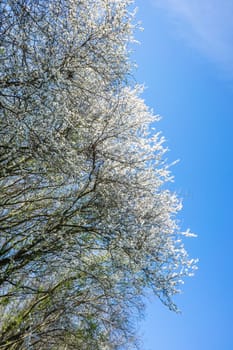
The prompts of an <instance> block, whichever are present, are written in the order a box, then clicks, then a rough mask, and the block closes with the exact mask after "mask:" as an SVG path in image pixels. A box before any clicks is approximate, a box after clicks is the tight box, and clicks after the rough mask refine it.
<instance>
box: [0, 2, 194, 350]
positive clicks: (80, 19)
mask: <svg viewBox="0 0 233 350" xmlns="http://www.w3.org/2000/svg"><path fill="white" fill-rule="evenodd" d="M130 4H131V1H128V0H123V1H122V0H95V1H93V0H85V1H81V0H53V1H52V0H47V1H44V0H2V1H1V3H0V13H1V23H2V27H1V37H0V40H1V44H0V45H1V50H0V57H1V65H2V67H1V68H2V69H1V73H0V86H1V100H0V108H1V109H0V113H1V114H0V135H1V138H0V162H1V167H0V230H1V235H0V273H1V275H0V286H1V287H0V288H1V289H0V290H1V292H0V293H1V294H0V314H1V315H2V317H1V320H0V349H11V350H16V349H17V350H18V349H19V350H21V349H22V350H23V349H38V350H39V349H89V350H92V349H94V348H95V349H101V350H103V349H106V350H110V349H127V348H133V347H134V346H136V340H135V339H136V338H135V334H134V329H135V327H134V324H135V321H134V320H135V317H138V315H139V314H140V312H141V310H142V309H143V300H144V296H145V295H146V293H147V291H148V290H152V291H153V292H154V293H155V295H157V296H158V297H159V298H160V299H161V300H162V302H163V303H165V304H166V305H167V306H168V307H169V308H170V309H173V310H176V306H175V305H174V303H173V301H172V296H173V295H174V294H175V293H177V292H178V289H179V285H180V283H181V280H182V278H183V277H184V276H186V275H189V274H190V273H191V272H192V269H193V266H194V261H193V260H189V258H188V256H187V253H186V251H185V249H184V247H183V245H182V242H181V236H182V235H189V234H188V233H187V232H186V233H181V232H180V229H179V227H178V226H177V223H176V220H175V214H176V213H177V211H178V210H180V208H181V205H180V202H179V200H178V199H177V197H176V195H175V194H173V193H171V192H170V191H168V190H167V189H166V188H165V184H166V182H167V181H169V180H170V178H171V176H170V171H169V169H168V166H167V164H166V162H165V161H164V160H163V156H164V152H165V149H164V146H163V143H164V139H163V137H161V136H160V134H159V133H156V134H153V133H152V131H151V128H150V125H151V123H154V122H155V121H156V120H157V118H156V117H154V116H153V114H152V113H151V112H150V111H149V110H148V108H147V107H146V106H145V104H144V102H143V100H142V99H141V98H140V97H139V94H140V90H141V88H140V87H139V86H137V85H136V86H134V84H133V82H132V80H131V79H130V73H131V65H130V62H129V58H128V54H127V51H128V48H129V44H130V42H132V40H133V37H132V32H133V29H134V24H133V14H131V13H130V11H129V8H130Z"/></svg>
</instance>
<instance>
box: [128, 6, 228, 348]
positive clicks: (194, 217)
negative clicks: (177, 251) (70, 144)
mask: <svg viewBox="0 0 233 350" xmlns="http://www.w3.org/2000/svg"><path fill="white" fill-rule="evenodd" d="M136 5H137V6H138V13H137V19H139V20H141V21H142V24H143V27H144V31H143V32H141V33H139V32H137V33H136V38H137V39H138V40H139V41H140V42H141V44H140V45H139V46H136V47H135V53H134V55H133V58H134V60H135V61H136V63H137V64H138V68H137V70H136V71H135V77H136V79H137V81H138V82H140V83H144V84H145V86H146V90H145V92H144V95H143V97H144V98H145V100H146V103H147V104H148V105H149V106H150V107H152V108H153V109H154V111H155V113H158V114H160V115H161V116H162V117H163V119H162V120H161V121H160V122H159V123H158V124H157V128H158V129H159V130H162V132H163V134H164V136H165V137H166V139H167V146H168V147H169V149H170V152H169V154H168V155H167V156H168V159H169V161H170V162H172V161H174V160H176V159H179V160H180V162H179V163H178V164H177V165H175V166H174V167H173V174H174V175H175V183H174V184H173V188H174V189H175V190H176V192H177V193H178V195H179V196H180V197H181V198H183V204H184V208H183V210H182V213H181V214H180V217H179V219H180V223H181V226H182V228H184V229H185V228H187V227H188V228H190V229H191V231H192V232H195V233H197V234H198V238H196V239H189V240H187V241H186V247H187V249H188V251H189V253H190V255H191V256H192V257H198V258H199V259H200V262H199V270H198V271H197V272H196V275H195V277H193V278H190V279H187V280H186V281H185V285H184V286H183V294H181V295H179V296H178V297H177V298H176V301H177V303H178V306H179V307H180V308H181V310H182V314H181V315H176V314H174V313H172V312H170V311H169V310H167V309H166V308H165V307H164V306H162V305H161V304H160V303H159V302H158V301H157V300H156V299H151V300H150V302H149V303H148V306H147V312H146V318H145V322H144V323H143V327H142V333H143V334H144V335H143V339H144V344H145V346H144V349H145V350H157V349H158V350H232V349H233V302H232V299H233V272H232V271H233V262H232V250H233V235H232V233H233V232H232V217H233V215H232V209H233V205H232V202H233V182H232V179H233V152H232V151H233V21H232V16H233V1H231V0H221V1H220V0H144V1H143V0H137V1H136Z"/></svg>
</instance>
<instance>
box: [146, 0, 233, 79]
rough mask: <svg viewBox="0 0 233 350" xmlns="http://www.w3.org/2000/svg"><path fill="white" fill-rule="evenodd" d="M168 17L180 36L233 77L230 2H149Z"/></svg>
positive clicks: (185, 0)
mask: <svg viewBox="0 0 233 350" xmlns="http://www.w3.org/2000/svg"><path fill="white" fill-rule="evenodd" d="M152 1H153V3H154V4H155V5H157V6H159V7H161V8H163V9H165V10H167V11H168V13H170V15H171V18H172V19H173V21H174V23H176V26H177V28H179V33H180V34H181V35H182V36H183V37H184V38H185V39H186V40H188V42H189V44H191V45H192V46H195V47H196V48H198V49H199V50H201V51H202V52H203V53H205V54H206V55H208V56H209V57H210V58H211V59H212V60H214V61H216V62H218V63H221V64H222V65H223V66H224V67H225V68H226V69H227V70H230V71H231V72H232V73H233V1H232V0H152Z"/></svg>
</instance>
